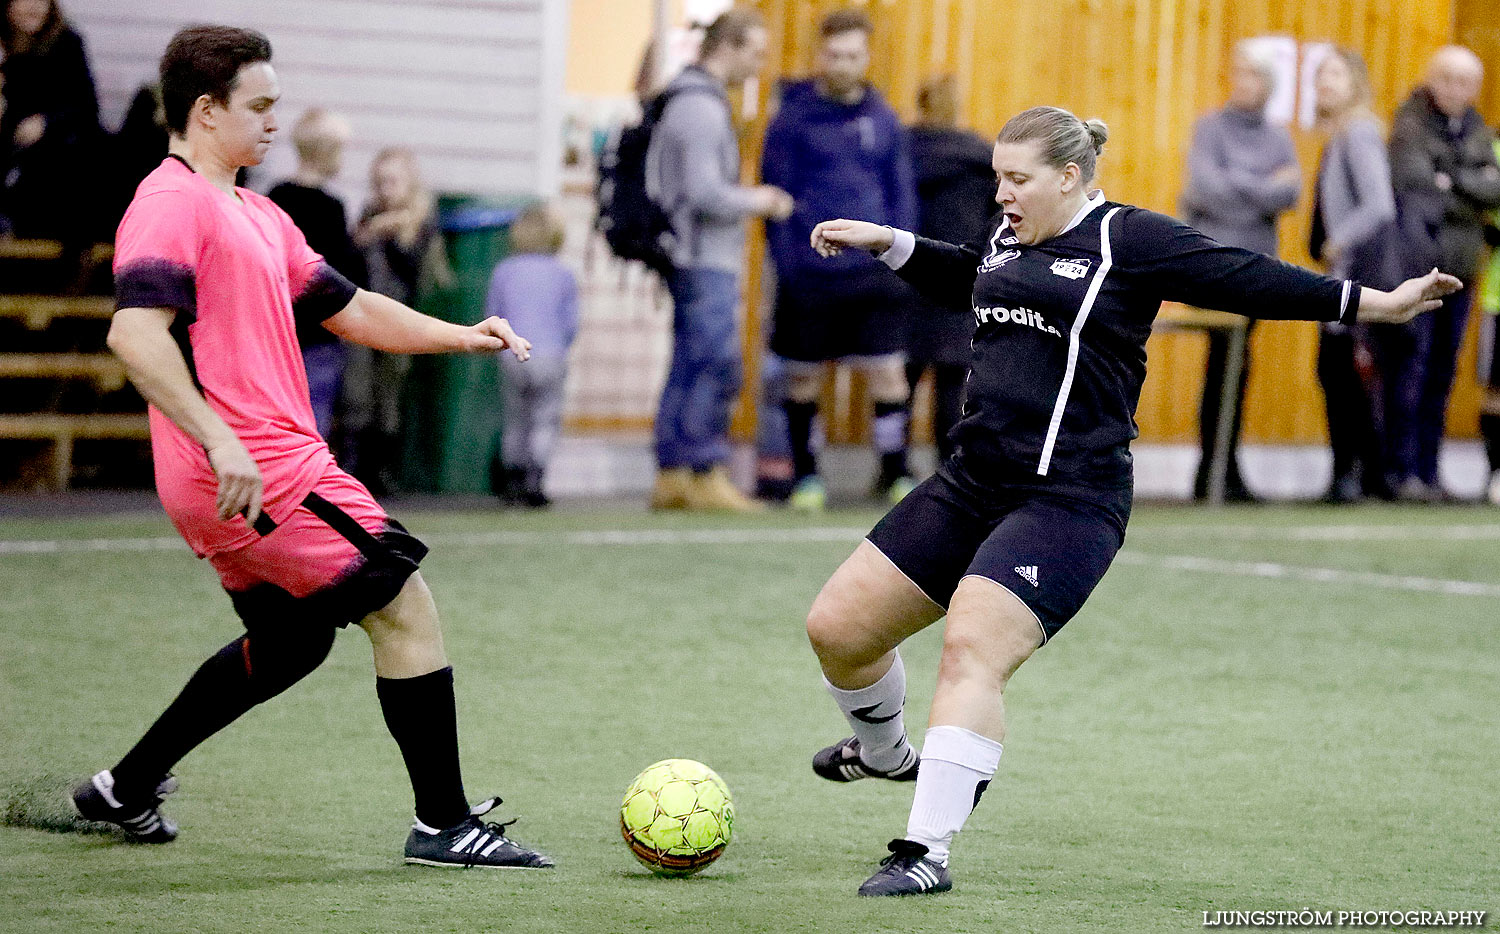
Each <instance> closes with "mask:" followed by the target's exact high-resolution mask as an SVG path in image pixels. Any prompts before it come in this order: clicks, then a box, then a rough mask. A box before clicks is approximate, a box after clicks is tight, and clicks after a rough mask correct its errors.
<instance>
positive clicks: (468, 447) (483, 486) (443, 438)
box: [402, 195, 522, 493]
mask: <svg viewBox="0 0 1500 934" xmlns="http://www.w3.org/2000/svg"><path fill="white" fill-rule="evenodd" d="M521 205H522V202H520V201H513V202H505V201H496V200H494V199H487V198H480V197H475V196H472V195H443V196H440V197H439V198H438V227H439V229H440V230H441V232H442V237H443V247H444V249H445V251H446V253H447V257H448V264H449V266H450V267H451V268H452V270H453V282H452V283H451V284H450V285H448V286H446V287H442V288H432V289H429V290H427V291H426V292H424V293H423V294H422V295H421V296H419V298H418V301H417V308H418V310H420V311H422V312H425V313H426V314H429V315H432V316H433V317H435V318H441V319H443V320H444V321H453V322H455V323H458V324H474V323H477V322H478V321H479V320H480V318H481V317H482V316H483V315H484V298H485V292H486V291H487V290H488V287H489V281H490V273H491V272H492V271H493V270H494V268H495V264H496V263H498V262H500V260H501V259H502V258H504V256H505V254H506V253H507V252H508V250H509V249H510V223H511V221H513V220H514V219H515V217H516V214H517V213H518V212H519V208H520V207H521ZM499 369H500V368H499V366H498V364H497V363H496V361H495V357H494V355H492V354H432V355H422V356H417V357H414V358H413V359H412V367H411V372H410V374H409V375H408V376H407V380H406V389H405V397H404V400H403V406H402V410H403V413H402V414H403V425H404V438H403V445H402V447H403V458H402V485H403V487H404V488H405V489H407V490H412V491H416V492H425V493H489V492H490V491H491V490H492V488H493V487H492V484H491V473H492V472H493V469H494V464H495V461H496V459H497V455H498V454H499V451H500V428H501V408H500V372H499Z"/></svg>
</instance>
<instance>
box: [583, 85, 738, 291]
mask: <svg viewBox="0 0 1500 934" xmlns="http://www.w3.org/2000/svg"><path fill="white" fill-rule="evenodd" d="M692 91H703V92H710V89H709V88H704V87H687V88H678V89H675V90H674V89H668V90H665V91H662V92H661V93H660V94H658V95H656V97H654V98H652V99H651V100H650V101H649V102H648V103H647V104H646V107H645V112H644V113H643V114H641V121H640V122H639V123H637V124H635V125H634V126H628V127H625V128H624V129H623V130H621V131H620V133H619V135H618V136H616V137H615V139H614V142H613V143H612V144H611V145H609V146H608V147H606V148H605V150H604V153H603V155H602V156H601V157H600V159H599V185H598V187H597V188H596V189H595V190H594V200H595V201H596V202H597V203H598V211H599V213H598V219H597V220H596V221H595V226H596V227H598V229H599V232H600V233H602V234H604V239H605V241H606V242H607V243H609V248H610V250H612V251H613V252H614V254H615V255H616V256H618V257H620V258H621V259H633V260H638V261H640V262H642V263H645V264H646V265H647V266H649V267H651V268H652V269H654V270H656V271H657V272H658V273H660V274H661V275H663V276H665V275H667V274H668V273H670V272H671V271H672V248H673V246H674V245H675V238H674V236H673V233H672V224H671V222H670V220H669V219H668V218H667V213H666V211H663V210H662V208H661V205H659V204H657V203H656V202H655V201H653V200H651V196H650V195H649V194H648V193H647V191H646V152H647V151H648V150H649V149H650V148H651V134H652V133H653V132H654V131H655V130H656V125H657V124H658V123H660V122H661V117H662V114H663V113H665V112H666V109H667V103H668V102H669V101H671V99H672V98H673V97H676V96H677V95H678V94H681V93H684V92H692Z"/></svg>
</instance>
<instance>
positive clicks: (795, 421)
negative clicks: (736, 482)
mask: <svg viewBox="0 0 1500 934" xmlns="http://www.w3.org/2000/svg"><path fill="white" fill-rule="evenodd" d="M871 29H872V27H871V24H870V20H869V18H868V17H866V16H865V15H864V14H863V13H861V12H859V11H857V10H839V11H836V12H834V13H831V14H829V15H828V16H827V17H826V18H825V19H824V20H823V24H822V27H821V34H822V46H821V47H820V49H819V52H818V72H817V74H816V75H815V76H814V77H813V78H811V79H809V80H806V81H797V82H793V83H791V84H789V85H787V86H786V88H785V89H784V91H783V93H782V97H781V109H780V110H779V112H778V113H777V114H776V117H775V119H773V120H772V121H771V125H770V127H769V128H768V129H767V130H766V142H765V149H764V154H763V162H762V172H761V175H762V179H763V180H764V181H765V182H766V184H769V185H776V186H778V187H780V188H783V189H785V190H786V191H787V192H789V193H790V194H791V195H792V197H793V198H794V199H796V208H795V209H794V210H793V212H792V216H791V217H790V218H788V219H787V220H786V221H784V222H782V223H777V224H771V225H769V231H768V233H769V246H770V252H771V259H772V260H773V261H774V262H775V264H776V276H777V295H776V312H775V321H774V323H773V326H772V333H771V350H772V352H774V353H775V354H776V355H777V356H779V357H781V358H782V359H783V360H784V361H785V367H784V368H785V371H786V374H787V383H788V388H787V399H786V401H785V403H784V408H785V409H786V415H787V425H788V432H789V434H790V438H791V447H792V461H793V469H794V471H795V474H796V486H795V487H794V489H793V492H792V499H791V504H792V506H793V507H796V508H802V509H807V510H814V511H815V510H819V509H821V508H822V507H823V503H824V499H825V497H824V494H823V486H822V482H821V480H820V479H819V478H818V469H817V461H816V459H815V458H814V456H813V454H812V440H811V439H812V423H813V419H814V417H815V416H816V414H817V401H816V400H817V398H818V393H819V390H820V388H821V386H822V382H823V373H824V369H825V365H826V364H827V363H828V362H830V361H835V360H841V359H842V360H845V361H846V362H848V363H850V364H851V365H854V366H857V367H859V368H861V369H863V370H864V371H865V372H866V373H867V374H868V376H869V381H870V396H871V398H872V399H873V401H874V404H875V424H874V436H875V449H876V451H877V452H879V453H880V455H881V467H880V476H879V479H878V480H877V481H876V487H877V492H879V493H882V494H886V495H889V496H891V497H892V498H893V499H896V498H899V497H900V496H902V495H904V494H905V493H906V492H907V491H908V490H910V489H911V487H912V482H911V480H910V478H909V477H908V476H907V468H906V420H907V407H906V396H907V385H906V373H905V368H904V358H903V350H904V347H903V344H904V340H903V337H904V328H903V325H902V318H903V306H904V305H905V304H906V302H907V301H908V296H909V292H908V291H907V288H906V286H905V285H904V284H902V283H899V282H896V283H893V282H892V281H891V279H890V277H889V276H887V275H884V270H883V269H882V268H881V266H880V264H879V263H877V262H876V261H875V260H874V258H873V257H870V256H865V255H860V254H859V251H857V250H856V251H850V252H848V253H845V254H844V255H843V256H840V257H839V258H838V259H837V260H835V261H832V262H828V261H823V260H819V259H818V257H817V256H816V255H814V253H813V251H812V249H811V247H810V246H809V245H808V238H809V237H810V236H811V234H812V228H813V225H814V224H816V223H817V222H818V221H821V220H824V219H826V218H830V217H859V218H867V219H870V220H872V221H874V222H875V223H880V224H889V225H891V226H893V227H901V228H903V229H910V228H911V227H913V226H915V223H916V194H915V190H914V187H913V184H912V174H911V160H910V155H909V153H908V151H907V139H906V132H905V130H904V129H903V128H902V126H901V122H900V120H899V119H898V118H897V116H896V113H895V111H893V110H892V109H891V107H890V105H889V104H887V103H886V102H885V100H884V99H883V98H881V96H880V94H879V93H878V92H877V91H876V90H875V89H874V88H872V87H870V85H869V84H868V82H866V80H865V74H866V72H867V71H868V69H869V64H870V47H869V37H870V31H871Z"/></svg>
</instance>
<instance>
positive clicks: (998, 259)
mask: <svg viewBox="0 0 1500 934" xmlns="http://www.w3.org/2000/svg"><path fill="white" fill-rule="evenodd" d="M1020 255H1021V251H1020V250H1006V251H1004V252H1001V253H991V254H990V255H989V256H986V257H985V258H984V262H982V263H980V264H979V271H980V272H989V271H990V270H992V269H999V268H1000V267H1001V266H1004V265H1005V264H1006V263H1008V262H1010V261H1011V260H1013V259H1015V258H1016V257H1018V256H1020Z"/></svg>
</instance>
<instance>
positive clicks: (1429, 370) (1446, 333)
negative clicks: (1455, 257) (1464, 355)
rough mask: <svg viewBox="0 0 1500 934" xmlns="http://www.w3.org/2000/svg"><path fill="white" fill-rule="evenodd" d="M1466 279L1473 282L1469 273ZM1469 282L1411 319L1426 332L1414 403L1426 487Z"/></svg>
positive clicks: (1433, 478)
mask: <svg viewBox="0 0 1500 934" xmlns="http://www.w3.org/2000/svg"><path fill="white" fill-rule="evenodd" d="M1467 281H1468V282H1473V281H1474V277H1473V276H1470V277H1468V279H1467ZM1473 299H1474V289H1473V286H1472V285H1469V286H1465V287H1464V288H1463V289H1462V290H1460V291H1458V292H1454V293H1453V294H1452V295H1449V296H1448V297H1447V298H1445V299H1443V307H1442V308H1439V309H1438V310H1437V311H1433V312H1429V313H1427V314H1425V315H1419V316H1417V318H1416V319H1415V320H1414V321H1413V323H1414V324H1416V325H1417V326H1418V327H1419V328H1421V329H1422V330H1424V331H1426V334H1427V339H1426V344H1427V346H1426V350H1427V359H1426V361H1425V363H1426V366H1425V367H1424V368H1423V372H1422V390H1421V396H1420V399H1419V401H1418V402H1417V418H1416V423H1417V476H1418V477H1420V478H1421V479H1422V482H1423V483H1425V484H1427V485H1428V486H1436V485H1437V482H1438V451H1439V450H1440V449H1441V448H1442V445H1443V433H1444V430H1445V429H1446V427H1447V424H1448V395H1449V393H1450V392H1452V390H1453V377H1454V371H1455V369H1456V368H1457V365H1458V348H1459V345H1460V344H1462V343H1463V340H1464V331H1465V330H1467V329H1468V324H1469V306H1470V305H1471V304H1472V303H1473Z"/></svg>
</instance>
